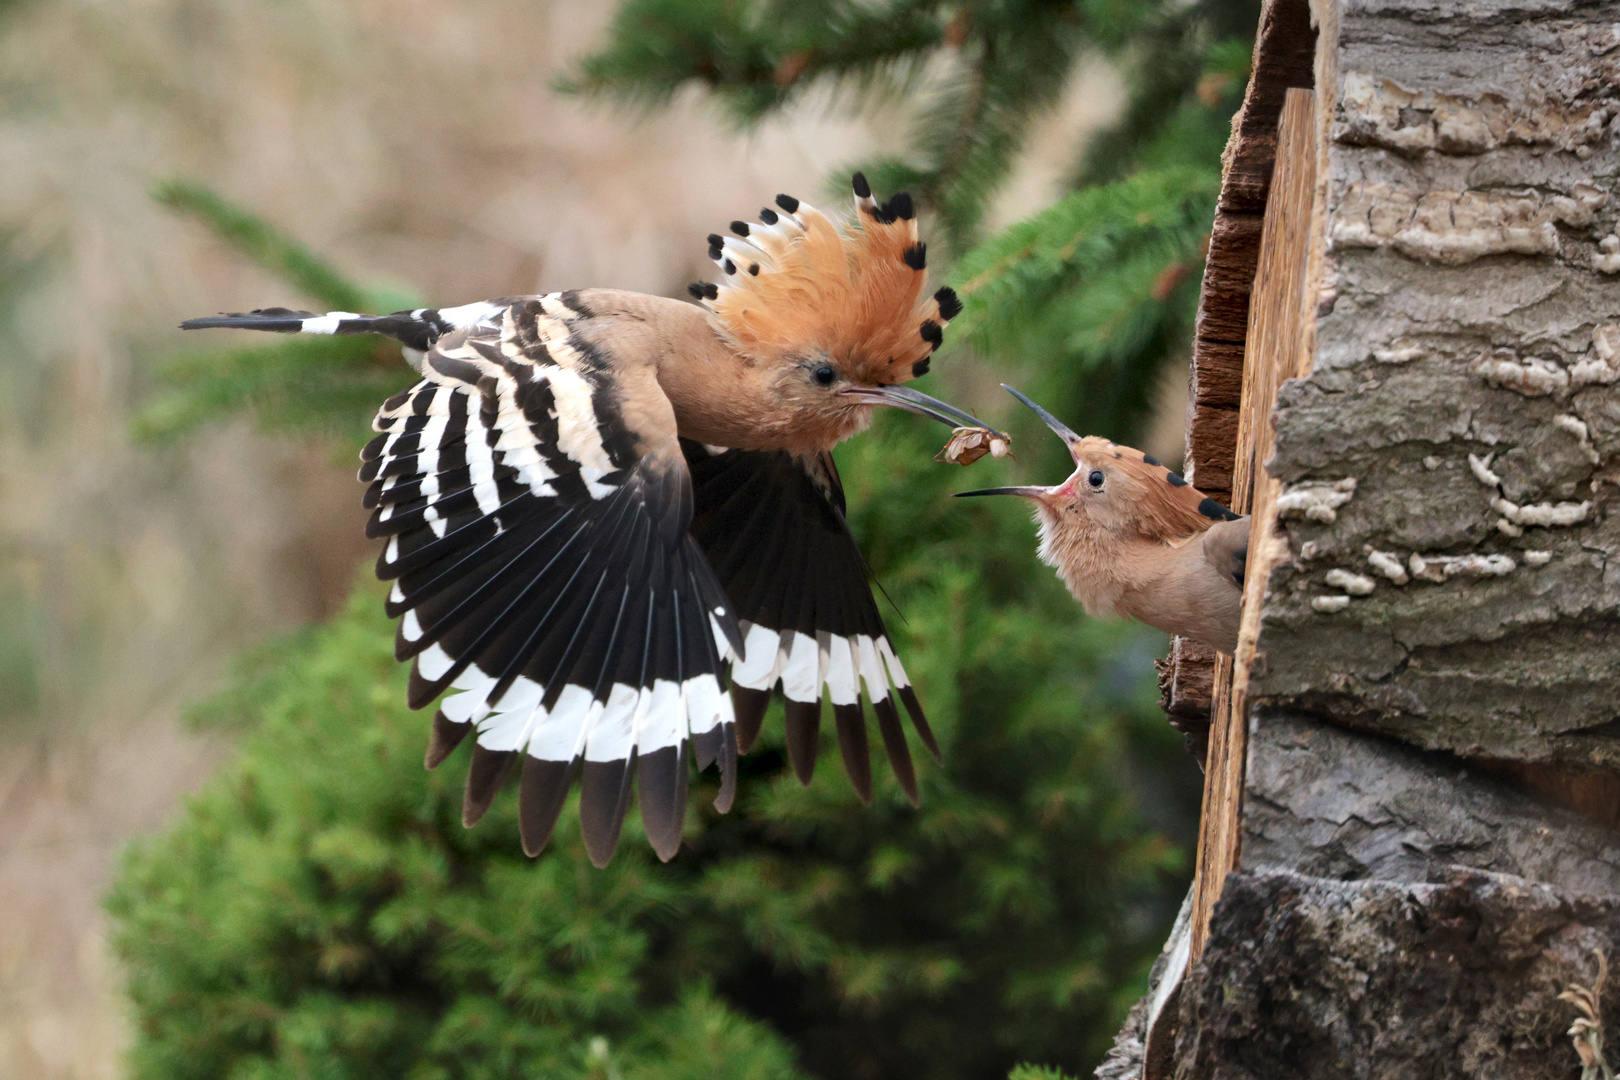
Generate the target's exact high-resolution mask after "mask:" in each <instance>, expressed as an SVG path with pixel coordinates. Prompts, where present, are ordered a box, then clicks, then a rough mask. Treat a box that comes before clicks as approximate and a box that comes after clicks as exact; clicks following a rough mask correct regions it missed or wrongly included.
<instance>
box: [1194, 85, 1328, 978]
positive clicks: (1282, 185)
mask: <svg viewBox="0 0 1620 1080" xmlns="http://www.w3.org/2000/svg"><path fill="white" fill-rule="evenodd" d="M1316 154H1317V147H1316V117H1315V110H1314V107H1313V96H1312V93H1311V91H1309V90H1300V89H1290V90H1289V91H1288V93H1287V98H1286V101H1285V102H1284V105H1283V108H1282V115H1281V118H1280V121H1279V125H1278V153H1277V162H1276V168H1275V170H1274V171H1273V174H1272V178H1271V189H1270V197H1269V199H1268V200H1267V203H1266V215H1265V231H1264V234H1263V238H1262V240H1261V243H1260V261H1259V265H1258V268H1257V269H1256V272H1255V280H1254V292H1253V294H1252V295H1253V300H1252V303H1251V304H1250V311H1249V328H1248V340H1247V348H1246V354H1247V360H1246V362H1245V364H1244V367H1243V404H1242V407H1241V408H1240V409H1239V410H1238V432H1237V455H1236V460H1235V462H1234V465H1233V470H1232V508H1233V509H1234V510H1236V511H1238V512H1239V513H1247V514H1250V515H1251V518H1250V523H1251V532H1250V535H1249V565H1248V570H1247V573H1246V575H1245V578H1244V590H1243V621H1242V625H1241V629H1240V630H1239V633H1238V645H1237V654H1236V656H1235V657H1229V656H1225V655H1223V656H1221V657H1220V658H1219V661H1218V662H1217V666H1216V669H1215V693H1214V704H1213V707H1212V709H1211V716H1212V724H1211V728H1210V739H1209V764H1208V768H1207V770H1206V774H1205V781H1204V806H1203V815H1202V819H1201V820H1200V823H1199V836H1198V866H1197V870H1196V872H1195V873H1194V876H1193V916H1192V948H1191V959H1192V961H1193V962H1196V961H1197V959H1198V957H1199V956H1200V955H1201V954H1202V952H1203V948H1204V942H1205V940H1206V938H1207V936H1208V933H1209V918H1210V914H1211V913H1212V912H1213V910H1214V907H1215V902H1216V900H1218V899H1219V898H1220V895H1221V889H1222V887H1223V886H1224V884H1225V882H1226V875H1227V874H1228V873H1229V872H1231V871H1232V870H1234V869H1236V868H1237V862H1238V854H1239V843H1240V839H1241V836H1242V832H1241V815H1242V802H1243V773H1244V765H1245V762H1246V758H1247V745H1248V710H1247V690H1248V682H1249V672H1250V670H1251V668H1252V666H1253V664H1254V659H1255V645H1256V642H1257V640H1258V638H1259V632H1260V612H1261V607H1262V605H1263V603H1264V600H1265V589H1266V582H1267V580H1268V579H1269V578H1270V576H1271V568H1272V567H1273V566H1274V565H1276V563H1277V561H1278V559H1279V558H1280V557H1281V555H1282V554H1285V553H1286V550H1287V549H1286V545H1285V544H1283V543H1282V542H1281V541H1280V540H1279V539H1278V537H1277V533H1276V531H1275V518H1276V501H1277V495H1278V493H1279V491H1280V487H1281V485H1279V484H1278V483H1277V482H1276V481H1275V480H1273V479H1271V477H1269V476H1267V475H1266V473H1265V468H1264V465H1263V463H1264V462H1265V461H1266V460H1267V459H1268V458H1270V456H1271V451H1272V447H1273V445H1274V442H1275V433H1274V430H1273V427H1272V424H1271V411H1272V408H1273V407H1274V405H1275V404H1276V401H1277V389H1278V387H1279V386H1280V385H1281V384H1282V382H1283V380H1285V379H1291V378H1296V377H1298V376H1301V375H1304V374H1306V373H1308V372H1309V370H1310V365H1311V352H1310V349H1309V337H1308V328H1309V322H1310V311H1309V306H1310V303H1311V301H1310V298H1311V297H1312V296H1314V295H1315V293H1314V291H1313V290H1312V289H1311V288H1310V280H1309V279H1310V258H1311V247H1312V245H1311V235H1312V225H1313V222H1314V212H1313V211H1314V205H1313V204H1314V201H1315V194H1316ZM1228 675H1229V678H1228Z"/></svg>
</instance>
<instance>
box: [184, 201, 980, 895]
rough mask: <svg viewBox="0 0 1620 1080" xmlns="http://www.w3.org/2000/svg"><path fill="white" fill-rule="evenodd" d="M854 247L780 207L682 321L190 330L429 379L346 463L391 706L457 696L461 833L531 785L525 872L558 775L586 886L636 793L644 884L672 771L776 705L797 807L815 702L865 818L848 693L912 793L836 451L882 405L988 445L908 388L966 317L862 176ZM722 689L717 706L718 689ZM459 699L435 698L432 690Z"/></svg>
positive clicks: (720, 241)
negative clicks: (380, 340)
mask: <svg viewBox="0 0 1620 1080" xmlns="http://www.w3.org/2000/svg"><path fill="white" fill-rule="evenodd" d="M854 189H855V203H856V210H857V218H858V223H857V224H856V225H855V226H854V227H847V226H846V227H845V228H844V229H843V230H842V231H841V230H840V228H839V227H838V226H836V225H835V224H834V223H833V221H831V220H830V219H829V218H828V217H827V216H825V215H823V214H822V213H821V212H819V211H818V210H816V209H815V208H814V207H812V206H810V205H809V204H807V203H804V202H801V201H799V200H798V199H795V198H793V197H791V196H787V195H778V196H777V197H776V207H775V208H774V209H772V208H769V207H767V208H765V209H763V210H761V211H760V214H759V222H758V224H748V223H744V222H741V221H734V222H732V223H731V232H732V233H733V234H734V235H732V236H726V237H721V236H718V235H714V236H710V237H709V256H710V258H712V259H713V260H714V261H715V263H716V264H717V265H718V266H719V267H720V270H721V272H722V274H723V277H722V280H721V281H720V283H719V284H714V283H709V282H699V283H696V284H694V285H692V286H691V287H690V290H689V291H690V292H691V293H692V295H693V297H694V298H696V299H697V300H698V301H699V305H700V306H699V305H693V304H689V303H685V302H683V301H678V300H671V299H668V298H665V297H659V296H646V295H641V294H638V293H630V292H620V291H615V290H609V289H584V290H579V291H577V292H562V293H552V294H549V295H545V296H518V297H503V298H501V299H497V300H488V301H484V302H482V303H475V304H468V305H466V306H464V307H457V308H438V309H420V310H416V311H402V312H396V313H395V314H392V315H382V316H375V315H356V314H352V313H349V312H341V311H339V312H329V313H327V314H325V315H317V314H313V313H310V312H303V311H289V310H287V309H285V308H269V309H262V310H258V311H253V312H248V313H245V314H232V315H223V316H220V317H217V318H207V319H193V320H190V321H188V322H186V323H183V324H182V326H183V328H184V329H203V328H209V327H241V328H245V329H252V330H270V331H277V332H281V333H306V334H308V333H314V334H386V335H388V336H391V337H393V338H395V339H397V340H398V341H400V342H401V343H403V345H404V346H405V353H406V357H407V359H408V360H409V361H410V362H411V364H412V366H413V367H415V368H416V370H418V371H419V372H420V373H421V375H422V380H421V381H420V382H418V383H417V384H416V385H415V386H413V387H411V388H410V389H409V390H406V391H403V392H402V393H400V394H397V395H395V396H394V397H392V398H390V399H389V400H388V401H387V402H385V403H384V404H383V406H382V409H381V411H380V412H378V414H377V418H376V421H375V422H374V424H373V427H374V428H375V430H377V431H378V432H380V434H379V435H378V436H377V437H376V438H375V439H374V440H372V442H371V443H370V444H368V445H367V446H366V448H365V449H364V450H363V451H362V452H361V458H362V461H363V466H362V468H361V470H360V479H361V480H362V481H364V482H366V483H368V484H369V485H370V486H369V487H368V489H367V491H366V495H365V505H366V506H367V507H370V508H372V511H373V512H372V515H371V519H370V522H369V524H368V533H369V534H370V535H371V536H375V537H383V538H386V540H387V544H386V547H385V548H384V549H383V552H382V554H381V555H380V556H379V558H378V560H377V575H378V576H379V577H380V578H382V579H383V580H385V581H391V582H393V586H392V589H391V591H390V592H389V595H388V600H387V610H388V613H389V615H390V616H391V617H395V618H398V620H399V626H398V634H397V636H396V639H395V654H396V656H397V657H398V658H399V659H400V660H402V661H403V660H407V659H408V660H411V661H412V668H411V678H410V689H409V693H408V696H409V704H410V705H411V707H412V708H420V707H422V706H424V705H427V704H428V703H430V702H432V701H434V700H435V699H437V698H439V697H440V695H441V694H443V695H446V696H444V697H443V699H442V700H441V701H440V706H439V709H438V712H437V714H436V715H435V716H434V718H433V731H432V737H431V741H430V744H429V747H428V751H427V765H428V767H429V768H433V767H435V766H436V765H438V764H439V763H440V762H441V761H443V760H444V759H445V757H446V756H447V755H448V754H449V753H450V752H451V751H452V750H454V749H455V747H456V746H457V745H458V744H459V743H460V742H461V741H462V740H463V739H465V738H466V737H467V736H468V735H469V734H474V736H475V737H474V740H473V743H474V745H473V751H472V755H473V756H472V764H471V768H470V771H469V774H468V778H467V787H466V793H465V796H464V802H463V807H462V820H463V822H464V823H465V824H466V825H468V826H469V827H470V826H472V825H473V824H475V823H476V822H477V821H478V820H479V818H481V817H482V816H483V814H484V813H485V811H486V810H487V809H488V808H489V805H490V803H491V801H492V800H493V798H494V797H495V794H496V792H497V791H498V789H499V788H500V786H501V783H502V781H503V779H504V778H505V776H506V775H507V772H508V770H509V769H511V768H512V767H513V765H514V764H516V763H517V762H518V761H519V760H521V763H522V765H521V775H520V780H519V794H518V804H519V817H520V822H521V829H522V836H523V846H524V850H525V851H526V852H528V854H530V855H537V854H538V853H539V852H540V851H541V849H542V848H544V847H545V845H546V843H547V841H548V840H549V839H550V837H551V834H552V831H553V829H554V828H555V826H556V822H557V818H558V815H559V813H560V812H561V810H562V807H563V804H564V801H565V799H566V797H567V794H568V791H569V789H570V787H571V786H572V784H573V781H574V779H575V776H576V774H577V775H579V776H580V778H581V779H580V784H581V797H580V823H581V831H582V832H583V834H584V840H585V846H586V849H587V852H588V854H589V855H590V858H591V861H592V862H594V863H595V864H596V865H597V866H605V865H606V864H607V862H608V860H609V859H610V858H612V855H613V852H614V849H615V848H616V846H617V844H618V839H619V832H620V828H621V826H622V824H623V820H624V815H625V812H626V809H627V806H628V800H629V795H630V791H631V787H632V780H634V783H635V785H636V786H637V787H638V788H639V792H640V794H639V802H640V806H641V815H642V821H643V823H644V824H645V826H646V832H647V836H648V838H649V840H650V841H651V843H652V846H653V849H654V850H655V851H656V852H657V854H658V856H659V858H661V859H665V860H668V859H670V858H672V857H673V856H674V854H675V852H676V851H677V850H678V849H679V847H680V842H681V826H682V823H683V821H684V818H685V811H686V796H687V784H688V772H689V768H690V765H689V763H690V762H691V761H692V760H693V759H694V758H695V760H696V762H697V766H698V768H699V769H700V770H702V769H705V768H707V767H708V766H709V765H711V764H714V763H716V762H718V765H719V771H720V775H721V784H720V791H719V797H718V798H717V799H716V802H715V805H716V807H717V808H718V809H720V810H721V811H722V812H724V811H725V810H727V809H729V808H730V806H731V803H732V800H733V798H734V795H735V791H736V774H737V761H736V753H737V751H738V749H741V750H742V751H743V752H747V751H748V750H749V749H750V747H751V746H752V744H753V743H754V740H755V739H756V737H757V736H758V734H759V730H760V725H761V722H762V720H763V717H764V713H765V709H766V706H767V705H768V703H769V700H770V693H771V691H772V689H773V688H774V687H775V686H777V685H778V684H780V686H781V688H782V691H783V694H784V696H785V698H786V718H787V719H786V722H787V750H788V758H789V761H790V762H791V764H792V767H793V769H794V771H795V772H796V773H797V775H798V777H799V779H800V780H801V781H802V782H804V783H809V781H810V776H811V773H812V770H813V769H814V767H815V756H816V748H817V736H818V729H819V723H820V716H821V698H822V696H823V694H825V696H827V697H828V698H829V699H830V700H831V702H832V709H833V716H834V720H835V725H836V728H837V734H838V742H839V747H840V750H841V752H842V756H843V759H844V764H845V767H846V769H847V770H848V772H849V776H850V780H851V781H852V783H853V784H854V787H855V790H856V791H857V793H858V794H859V795H860V798H861V799H862V800H863V801H865V802H870V800H871V796H872V776H871V765H870V761H869V757H868V744H867V729H866V720H865V714H864V713H863V711H862V708H861V701H860V689H861V684H862V683H864V684H865V688H866V696H867V699H868V700H869V701H870V702H871V706H872V711H873V712H874V713H875V714H876V716H877V722H878V731H879V732H880V734H881V737H882V740H883V744H884V747H885V749H886V751H887V754H888V757H889V761H890V763H891V765H892V767H893V768H894V771H895V775H896V777H897V778H898V780H899V782H900V785H901V787H902V788H903V789H904V791H905V793H906V795H907V796H908V797H909V798H910V799H911V801H912V802H913V803H915V802H916V801H917V783H916V776H915V772H914V769H913V766H912V762H911V758H910V753H909V751H908V749H907V746H906V736H905V733H904V731H903V730H902V728H901V724H900V717H899V711H898V710H897V708H896V706H895V699H896V698H898V699H899V701H900V702H901V703H902V704H904V706H905V707H906V710H907V712H908V713H909V714H910V716H911V720H912V723H913V724H914V725H915V727H916V729H917V733H918V734H919V735H920V736H921V738H922V740H923V743H924V744H925V745H926V746H927V747H928V749H929V750H930V751H931V752H932V753H933V754H934V755H935V756H936V757H937V756H938V755H939V747H938V744H937V743H936V741H935V739H934V736H933V733H932V732H931V731H930V730H929V727H928V722H927V720H926V718H925V717H924V714H923V711H922V708H921V705H920V704H919V703H918V700H917V695H916V693H915V692H914V691H913V690H912V687H911V684H910V681H909V680H908V679H907V677H906V672H905V669H904V668H903V667H902V666H901V664H900V660H899V658H898V657H897V656H896V655H895V651H894V648H893V645H892V644H891V642H890V641H889V638H888V634H887V631H886V630H885V629H884V624H883V619H882V617H881V616H880V615H879V613H878V609H877V605H876V603H875V602H874V600H873V598H872V593H871V589H870V586H869V585H868V581H867V578H868V573H867V569H866V565H865V562H864V561H863V559H862V557H861V553H860V550H859V548H858V547H857V546H856V543H855V540H854V538H853V537H852V536H851V535H850V531H849V527H848V526H847V525H846V524H845V520H844V493H843V489H842V486H841V484H840V482H839V478H838V470H837V469H836V468H835V466H834V464H833V458H832V453H831V451H832V448H833V447H834V446H835V445H837V444H838V443H839V442H840V441H842V440H844V439H846V438H848V437H849V436H851V435H853V434H855V433H856V432H858V431H860V430H862V429H863V428H865V427H866V426H867V424H868V423H869V422H870V420H871V417H872V411H873V407H874V406H878V405H890V406H895V407H898V408H901V409H906V410H909V411H911V412H915V413H920V414H922V415H924V416H928V417H932V418H934V419H937V420H940V421H942V422H944V423H946V424H949V425H957V424H966V425H969V426H974V427H977V426H979V424H978V421H976V420H974V418H973V417H971V416H969V415H968V414H967V413H964V412H962V411H960V410H958V409H956V408H954V407H952V406H950V405H947V404H945V403H944V402H941V401H937V400H935V399H933V398H930V397H928V396H926V395H924V394H920V393H918V392H917V391H915V390H912V389H909V388H907V387H904V386H902V385H901V384H902V383H904V382H907V381H909V380H911V379H913V378H916V377H917V376H919V375H922V374H924V373H925V372H926V371H927V370H928V364H929V359H930V357H931V355H932V353H933V352H934V350H935V349H937V348H938V347H939V345H940V341H941V339H942V330H943V328H944V326H945V324H946V323H948V322H949V321H950V320H951V319H952V318H953V317H955V316H956V315H957V314H958V313H959V312H960V311H961V303H960V302H959V301H958V300H957V298H956V294H955V293H954V292H952V291H951V290H950V289H949V288H943V289H940V290H939V291H938V292H935V293H934V294H932V295H931V296H930V295H926V294H925V293H924V291H923V290H924V283H925V280H926V277H927V274H926V271H925V269H924V267H925V263H926V246H925V245H924V244H923V243H922V242H921V241H920V240H919V239H918V235H917V222H916V219H915V215H914V212H913V206H912V202H911V198H910V196H908V195H906V194H904V193H900V194H896V195H895V196H893V197H892V198H891V199H890V200H889V201H888V202H887V203H883V204H879V203H878V202H877V201H876V200H875V199H874V198H873V197H872V192H871V190H870V188H869V186H868V185H867V182H866V180H865V178H864V177H862V176H861V175H860V174H859V173H857V174H856V175H855V178H854ZM728 675H729V682H730V694H729V696H728V695H727V694H726V692H725V684H726V681H727V678H728ZM447 691H449V693H446V692H447Z"/></svg>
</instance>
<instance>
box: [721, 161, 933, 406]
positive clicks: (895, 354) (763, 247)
mask: <svg viewBox="0 0 1620 1080" xmlns="http://www.w3.org/2000/svg"><path fill="white" fill-rule="evenodd" d="M854 188H855V207H856V216H857V219H858V220H857V221H856V222H855V223H854V224H853V225H846V226H845V227H844V228H843V229H842V230H840V229H839V228H838V227H837V226H836V225H834V224H833V222H832V221H831V220H829V219H828V218H827V216H826V215H824V214H823V213H821V211H819V210H817V209H816V208H815V207H813V206H811V205H809V204H808V203H803V202H800V201H799V200H798V199H795V198H793V197H792V196H791V195H778V196H777V197H776V205H777V207H778V209H776V210H772V209H770V208H769V207H767V208H765V209H764V210H761V211H760V212H759V220H760V223H759V224H757V225H751V224H748V223H746V222H741V221H733V222H732V223H731V231H732V232H733V233H735V234H736V235H735V236H725V237H722V236H718V235H715V236H710V237H709V258H711V259H713V260H714V261H715V264H716V265H717V266H719V267H720V270H721V272H722V273H723V274H724V275H725V277H724V279H723V280H722V282H721V283H720V284H718V285H715V284H712V283H710V282H699V283H697V284H694V285H692V286H691V287H690V290H689V291H690V292H691V293H692V295H693V296H694V297H696V298H697V299H698V300H699V301H701V302H702V303H703V306H704V307H706V308H708V309H709V310H710V311H711V312H713V313H714V318H715V321H716V323H718V325H719V328H720V330H721V332H722V333H723V334H724V335H725V336H726V338H727V339H729V340H730V341H731V343H732V345H734V346H735V347H736V348H737V350H738V351H739V352H741V353H742V354H743V355H745V356H748V357H752V358H755V359H757V360H762V361H767V362H768V361H770V360H772V359H775V358H776V357H779V356H784V355H801V354H803V353H804V352H805V351H806V350H811V349H814V350H820V351H821V352H824V353H826V354H827V355H828V356H829V357H831V358H832V359H833V360H834V361H836V362H837V363H838V364H839V365H840V367H841V368H842V369H843V371H844V373H845V376H846V377H847V378H849V379H851V380H852V381H854V382H859V383H868V384H887V383H899V382H906V381H907V380H910V379H913V378H915V377H916V376H918V375H922V374H925V373H926V372H927V370H928V360H929V357H930V356H931V355H932V354H933V352H934V350H935V349H937V348H939V345H940V342H941V341H942V340H943V333H942V331H943V329H944V327H945V324H946V323H948V322H950V320H951V319H953V318H955V317H956V315H957V314H958V313H959V312H960V311H961V310H962V304H961V301H959V300H958V299H957V298H956V293H955V292H953V291H952V290H951V289H949V288H944V289H940V290H939V291H938V292H936V293H935V294H934V295H932V296H927V297H924V296H923V286H924V284H925V283H926V282H927V280H928V271H927V270H926V269H925V266H926V265H927V261H926V259H927V247H928V246H927V245H926V244H924V243H922V242H921V241H920V240H918V238H917V220H916V217H915V212H914V209H913V207H912V203H911V196H910V195H907V194H906V193H905V192H900V193H899V194H897V195H895V196H894V197H893V198H892V199H890V200H889V201H888V202H887V203H884V204H882V205H879V204H878V202H877V201H876V200H874V199H873V198H872V190H871V188H870V187H869V186H868V185H867V183H866V178H865V177H864V176H862V175H861V174H860V173H856V174H855V178H854Z"/></svg>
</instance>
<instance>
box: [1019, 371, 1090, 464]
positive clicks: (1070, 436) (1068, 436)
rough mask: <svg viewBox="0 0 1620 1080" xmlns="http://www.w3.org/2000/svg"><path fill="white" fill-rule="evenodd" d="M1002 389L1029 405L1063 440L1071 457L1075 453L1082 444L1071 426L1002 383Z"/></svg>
mask: <svg viewBox="0 0 1620 1080" xmlns="http://www.w3.org/2000/svg"><path fill="white" fill-rule="evenodd" d="M1001 388H1002V389H1003V390H1005V391H1007V393H1009V394H1011V395H1012V396H1013V397H1015V398H1017V399H1018V400H1019V401H1022V402H1023V403H1024V404H1025V405H1028V406H1029V407H1030V409H1031V411H1033V412H1034V413H1035V415H1036V416H1038V417H1040V418H1041V421H1042V422H1043V423H1045V424H1046V426H1047V427H1049V428H1051V429H1052V432H1053V434H1055V435H1056V436H1057V437H1058V438H1060V439H1062V440H1063V444H1064V445H1065V446H1067V447H1068V448H1069V453H1070V454H1071V455H1072V454H1073V453H1074V449H1075V447H1076V446H1077V445H1078V444H1079V442H1080V436H1078V435H1076V434H1075V433H1074V432H1073V431H1072V430H1070V428H1069V425H1067V424H1065V423H1064V422H1063V421H1061V420H1059V419H1058V418H1057V417H1055V416H1053V415H1052V414H1051V413H1049V412H1047V411H1046V410H1045V409H1043V408H1041V407H1040V406H1039V405H1037V404H1035V403H1034V402H1033V401H1031V400H1030V399H1029V398H1027V397H1025V396H1024V395H1023V394H1020V393H1019V392H1018V391H1017V390H1014V389H1013V388H1012V387H1010V386H1008V385H1007V384H1006V383H1002V384H1001Z"/></svg>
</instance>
